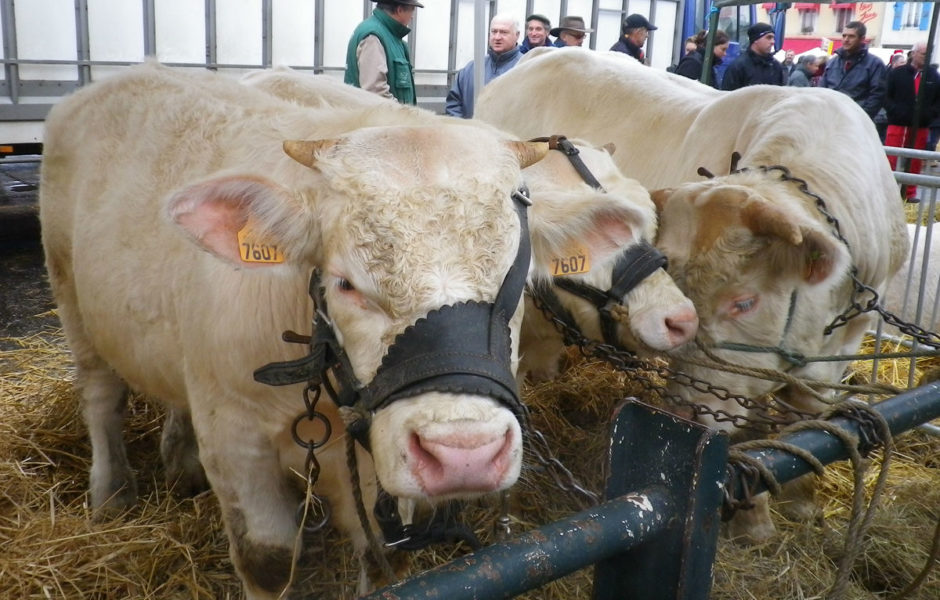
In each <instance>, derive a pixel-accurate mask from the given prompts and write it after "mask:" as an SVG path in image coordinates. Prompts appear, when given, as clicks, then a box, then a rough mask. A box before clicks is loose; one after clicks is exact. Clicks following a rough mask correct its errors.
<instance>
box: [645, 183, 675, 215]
mask: <svg viewBox="0 0 940 600" xmlns="http://www.w3.org/2000/svg"><path fill="white" fill-rule="evenodd" d="M674 191H676V188H661V189H658V190H653V191H652V192H650V198H652V200H653V204H655V205H656V214H659V215H661V214H663V208H664V207H665V206H666V202H668V201H669V197H670V196H672V193H673V192H674Z"/></svg>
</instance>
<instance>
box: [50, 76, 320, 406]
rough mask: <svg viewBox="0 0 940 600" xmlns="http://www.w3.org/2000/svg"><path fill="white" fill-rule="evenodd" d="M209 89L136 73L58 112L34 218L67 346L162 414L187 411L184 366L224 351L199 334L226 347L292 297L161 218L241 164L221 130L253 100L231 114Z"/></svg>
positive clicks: (228, 104)
mask: <svg viewBox="0 0 940 600" xmlns="http://www.w3.org/2000/svg"><path fill="white" fill-rule="evenodd" d="M209 81H211V79H210V80H207V81H202V78H198V77H197V78H188V77H185V76H182V77H181V76H180V75H178V74H176V73H173V72H170V71H169V70H167V69H163V68H161V67H156V66H146V67H141V68H139V69H137V70H135V72H133V73H131V74H129V75H128V76H123V77H119V78H116V79H115V80H109V81H105V82H102V83H100V84H96V85H94V86H90V87H88V88H86V89H83V90H82V91H80V92H78V93H76V94H74V95H73V96H71V97H69V98H67V99H66V100H64V101H63V102H62V103H60V104H59V105H58V106H56V107H55V108H54V109H53V111H51V113H50V115H49V118H48V120H47V122H46V131H47V135H46V138H45V139H46V144H45V148H44V150H45V153H46V157H45V158H44V163H43V174H42V192H41V196H40V218H41V221H42V229H43V244H44V247H45V250H46V254H47V266H48V270H49V275H50V282H51V285H52V289H53V293H54V295H55V297H56V301H57V303H58V304H59V306H60V316H61V318H62V320H63V325H64V326H65V329H66V333H67V335H68V336H69V342H70V345H71V346H72V348H73V350H78V351H79V352H82V353H83V354H85V355H87V356H92V355H97V356H99V357H100V358H101V359H103V360H104V361H105V362H106V363H107V364H108V365H110V366H111V367H112V368H114V370H115V371H117V372H118V373H119V374H120V375H122V376H123V377H124V378H125V379H127V380H128V382H129V383H130V384H131V385H132V386H133V387H135V388H137V389H140V390H142V391H145V392H148V393H150V394H152V395H155V396H159V397H161V398H163V399H165V400H168V401H174V400H177V401H182V400H183V399H184V398H185V395H186V392H185V389H186V383H185V381H186V375H185V368H186V365H187V363H190V364H191V363H192V362H193V359H194V357H195V358H198V357H199V356H200V355H205V354H206V353H207V352H208V351H209V350H210V348H209V347H207V345H206V344H207V343H224V341H225V339H218V336H212V337H215V338H216V339H212V340H205V339H200V334H199V333H198V332H199V331H205V330H206V329H210V328H212V327H213V326H217V329H218V331H220V332H223V331H226V330H227V328H231V329H232V332H233V333H227V334H226V335H234V333H235V332H238V331H242V330H243V329H244V327H241V328H240V323H239V321H240V320H244V317H245V315H244V314H241V315H239V314H238V313H239V311H240V309H244V307H248V306H251V304H252V302H251V298H252V297H256V298H257V297H263V298H264V299H265V300H266V301H268V302H271V303H275V302H277V301H279V300H280V299H281V297H282V296H290V295H291V294H292V293H293V292H295V291H296V290H294V289H292V286H291V285H290V284H289V283H286V284H285V282H283V281H280V280H279V279H278V278H264V277H261V276H259V275H257V274H253V275H251V276H248V277H246V276H244V274H243V273H241V272H239V271H236V270H234V269H232V268H229V267H225V266H223V265H221V264H219V263H218V262H217V261H216V260H215V259H214V258H212V257H210V256H209V255H208V254H206V253H204V252H201V251H199V250H197V248H196V246H195V245H193V244H192V243H190V242H189V241H188V240H186V239H185V238H184V237H183V236H182V235H181V233H180V232H179V231H177V230H175V228H174V227H173V226H172V225H171V224H170V223H169V222H168V220H167V219H166V218H165V217H164V215H163V207H164V203H165V201H166V199H167V198H168V197H169V195H170V194H172V193H173V192H174V191H175V190H176V189H178V188H180V187H182V186H184V185H186V184H188V183H191V182H193V181H195V180H198V179H200V178H202V177H205V176H207V175H209V174H212V173H213V172H215V171H217V170H220V169H225V168H227V167H228V168H230V167H233V166H234V165H235V164H236V163H238V162H241V161H242V160H244V159H243V158H242V157H241V156H240V155H239V152H242V150H238V151H236V152H234V153H233V151H232V150H231V149H230V146H232V145H234V144H236V143H237V136H234V135H233V134H232V131H233V129H235V128H234V127H233V126H232V118H238V117H239V116H242V117H247V116H248V115H249V114H250V112H251V106H250V105H251V100H249V101H248V103H247V104H248V107H247V108H246V107H245V105H239V104H237V103H235V102H234V100H235V99H236V96H235V95H234V93H233V92H232V91H226V90H227V89H230V87H229V86H227V85H222V86H221V87H220V88H219V90H218V91H217V92H216V91H214V90H212V89H209V88H210V87H211V83H209ZM233 85H235V86H236V90H237V89H238V87H239V86H237V84H235V83H234V82H233ZM242 92H243V93H245V94H251V93H252V91H251V90H242ZM227 94H228V95H229V96H230V97H231V101H229V100H228V99H226V95H227ZM213 103H216V104H217V105H216V106H213ZM233 112H234V115H233ZM248 129H249V130H250V127H248ZM255 141H256V142H257V143H259V144H265V143H269V142H270V140H263V139H258V140H255ZM249 164H250V163H249ZM253 167H254V168H256V169H258V172H264V170H265V167H264V165H262V164H258V163H257V162H256V163H254V164H253ZM279 281H280V282H279ZM279 287H280V288H291V289H290V292H288V291H286V290H284V291H281V290H280V289H278V288H279ZM272 288H273V289H272ZM302 289H303V288H302V287H301V295H299V298H301V299H302V298H303V295H302ZM220 296H225V297H220ZM294 297H297V296H294ZM295 304H296V301H295ZM223 323H228V325H227V326H226V325H223ZM302 324H303V321H302V320H299V319H294V321H293V322H292V323H291V324H290V325H289V326H293V327H296V326H299V325H302ZM251 333H253V332H247V334H248V335H250V334H251ZM239 351H240V350H239V349H237V347H236V349H235V350H234V352H239ZM229 352H232V351H231V350H230V351H229ZM77 358H79V359H81V358H82V357H77ZM228 358H229V360H232V357H231V355H229V357H228ZM235 362H237V360H236V361H235ZM247 376H250V373H249V374H248V375H247Z"/></svg>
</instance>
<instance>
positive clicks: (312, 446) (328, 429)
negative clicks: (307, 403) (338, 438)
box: [290, 411, 333, 450]
mask: <svg viewBox="0 0 940 600" xmlns="http://www.w3.org/2000/svg"><path fill="white" fill-rule="evenodd" d="M304 419H306V420H308V421H310V422H313V421H320V422H321V423H323V429H324V433H323V437H322V439H320V440H319V441H315V440H308V441H305V440H303V439H302V438H301V437H300V434H299V433H297V426H298V425H300V422H301V421H303V420H304ZM332 433H333V425H332V424H331V423H330V420H329V419H327V418H326V415H324V414H323V413H321V412H316V411H314V413H313V414H312V415H308V414H307V413H300V414H299V415H297V418H296V419H294V422H293V423H291V427H290V435H291V437H292V438H294V442H295V443H296V444H297V445H298V446H300V447H301V448H306V449H307V450H316V449H317V448H322V447H323V446H324V445H325V444H326V443H327V442H328V441H329V439H330V435H332Z"/></svg>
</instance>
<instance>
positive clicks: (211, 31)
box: [206, 0, 219, 71]
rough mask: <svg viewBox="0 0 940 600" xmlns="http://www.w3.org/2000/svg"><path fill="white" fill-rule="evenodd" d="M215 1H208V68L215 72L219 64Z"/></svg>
mask: <svg viewBox="0 0 940 600" xmlns="http://www.w3.org/2000/svg"><path fill="white" fill-rule="evenodd" d="M215 15H216V10H215V0H206V68H207V69H209V70H210V71H215V70H216V68H215V67H213V66H212V65H215V64H216V63H217V62H219V39H218V35H217V21H216V17H215Z"/></svg>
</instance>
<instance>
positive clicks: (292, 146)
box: [284, 139, 339, 168]
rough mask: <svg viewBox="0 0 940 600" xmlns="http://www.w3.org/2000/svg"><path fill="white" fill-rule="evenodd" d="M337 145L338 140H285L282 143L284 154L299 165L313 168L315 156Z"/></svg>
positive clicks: (315, 160)
mask: <svg viewBox="0 0 940 600" xmlns="http://www.w3.org/2000/svg"><path fill="white" fill-rule="evenodd" d="M338 143H339V140H333V139H330V140H287V141H285V142H284V152H285V153H286V154H287V156H289V157H291V158H293V159H294V160H296V161H297V162H299V163H300V164H302V165H304V166H306V167H310V168H314V166H315V165H316V162H317V154H319V153H320V152H323V151H324V150H329V149H330V148H332V147H333V146H335V145H336V144H338Z"/></svg>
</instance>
